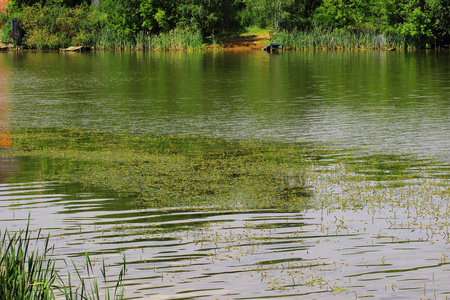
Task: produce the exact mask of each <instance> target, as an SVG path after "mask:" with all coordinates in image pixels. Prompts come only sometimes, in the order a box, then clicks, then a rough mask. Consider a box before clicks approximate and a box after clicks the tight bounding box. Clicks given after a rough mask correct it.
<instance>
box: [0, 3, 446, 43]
mask: <svg viewBox="0 0 450 300" xmlns="http://www.w3.org/2000/svg"><path fill="white" fill-rule="evenodd" d="M449 14H450V7H449V6H448V5H446V4H445V3H444V1H415V0H404V1H401V2H400V1H389V0H368V1H362V0H346V1H344V2H342V1H335V0H319V1H307V0H289V1H285V0H174V1H160V0H131V1H125V0H114V1H113V0H104V1H84V0H10V1H8V5H7V6H6V9H4V11H0V24H3V26H2V27H1V29H0V42H2V43H4V44H12V45H14V46H18V45H20V46H22V47H24V48H29V49H59V48H66V47H69V46H86V47H93V48H96V49H135V50H144V49H148V50H159V51H160V50H201V49H203V48H204V44H205V43H210V44H213V45H215V43H216V42H217V40H224V36H228V37H233V36H239V35H242V34H243V33H246V34H247V35H248V34H249V33H250V30H249V28H264V29H265V30H266V32H268V31H269V30H273V31H274V32H277V34H276V35H275V37H274V39H273V40H272V41H276V42H283V43H285V44H286V45H287V48H288V49H298V50H305V49H315V50H318V49H357V48H358V49H359V48H365V49H393V48H399V49H401V48H408V49H412V48H439V47H448V45H450V19H449V18H448V15H449ZM13 19H14V20H17V22H15V23H14V24H17V25H12V24H13V22H12V20H13ZM13 27H14V28H13ZM13 33H14V34H13ZM208 48H211V47H208ZM212 48H214V49H216V47H212Z"/></svg>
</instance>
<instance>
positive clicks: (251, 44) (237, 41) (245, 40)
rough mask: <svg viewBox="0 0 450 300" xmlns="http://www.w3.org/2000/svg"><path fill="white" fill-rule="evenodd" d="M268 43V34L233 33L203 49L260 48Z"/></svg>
mask: <svg viewBox="0 0 450 300" xmlns="http://www.w3.org/2000/svg"><path fill="white" fill-rule="evenodd" d="M269 43H270V36H269V34H266V35H254V34H250V35H233V36H226V37H222V38H219V39H218V40H217V43H216V44H215V45H208V46H206V47H205V49H212V50H214V49H217V50H227V51H251V50H261V49H262V48H263V47H264V46H266V45H267V44H269Z"/></svg>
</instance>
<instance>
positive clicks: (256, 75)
mask: <svg viewBox="0 0 450 300" xmlns="http://www.w3.org/2000/svg"><path fill="white" fill-rule="evenodd" d="M449 116H450V53H449V52H448V51H434V50H433V51H409V52H403V51H360V52H357V51H345V52H340V51H336V52H326V51H323V52H320V51H318V52H312V51H311V52H308V51H305V52H283V53H274V54H268V53H264V52H263V51H251V52H221V51H218V52H150V53H149V52H108V51H102V52H89V53H59V52H45V51H41V52H33V51H29V52H28V51H26V52H6V53H0V122H1V130H2V132H1V136H0V146H1V148H2V151H3V152H9V151H13V150H12V149H14V147H15V146H18V147H19V146H20V145H25V144H26V145H28V146H27V147H28V148H32V145H33V144H37V143H38V138H37V137H36V142H35V141H34V140H33V139H34V138H35V136H34V135H26V134H25V133H27V132H30V131H31V132H33V130H37V131H39V132H40V133H41V134H42V135H46V137H47V138H46V140H45V142H41V141H39V143H40V144H39V145H40V146H39V147H41V146H42V147H43V148H42V149H44V148H45V147H49V148H48V149H53V148H50V147H53V146H54V145H57V144H58V143H60V145H59V146H58V147H60V148H61V149H60V148H58V149H56V148H55V149H56V150H57V151H59V152H58V153H63V154H58V155H59V156H55V155H53V154H51V153H50V152H51V151H53V150H54V149H53V150H51V151H50V150H48V152H45V151H43V152H42V151H41V152H38V150H39V151H40V150H41V148H39V149H31V150H27V151H29V152H26V153H25V154H24V153H22V154H20V153H19V154H13V156H12V157H7V158H4V159H3V160H1V161H0V168H1V169H0V178H1V182H0V219H1V224H0V229H1V230H2V231H3V230H5V228H8V230H17V229H19V228H25V227H26V224H27V218H28V215H29V213H30V214H31V227H32V228H33V229H34V230H36V229H39V228H42V230H43V231H44V232H46V233H48V232H50V233H51V235H52V239H51V242H52V243H54V244H55V256H56V257H57V258H58V259H60V261H59V262H60V266H59V267H60V268H61V269H63V273H64V272H67V271H66V267H65V264H64V262H63V261H62V260H63V259H65V260H66V262H68V264H69V265H71V263H70V261H71V260H73V261H74V262H75V264H76V265H80V266H82V265H83V263H84V254H85V252H86V251H87V252H88V253H89V254H90V255H91V259H92V260H93V261H94V262H96V263H97V265H100V264H101V260H102V258H104V259H105V262H106V263H107V265H108V272H109V274H110V279H111V281H114V279H115V278H116V277H117V274H118V273H119V271H120V268H121V263H122V260H123V255H125V257H126V261H127V274H126V277H125V295H126V297H127V299H197V298H205V299H261V298H277V297H279V298H292V299H298V298H302V297H303V298H304V299H329V298H331V297H333V298H336V299H349V298H358V297H374V298H376V299H391V298H394V297H395V298H396V299H419V298H430V299H446V298H447V297H450V288H449V286H448V279H447V277H446V276H447V275H448V272H449V271H450V265H449V264H450V258H449V257H448V255H449V254H450V251H449V245H450V244H449V243H450V234H449V223H448V218H449V216H450V208H449V200H450V189H449V186H450V185H449V181H448V180H449V164H450V151H449V149H450V117H449ZM58 130H78V131H80V132H87V133H89V134H90V133H92V132H94V133H95V134H96V137H100V138H99V139H106V142H105V144H108V143H111V144H117V145H119V146H120V144H121V143H122V140H120V139H119V142H117V140H114V141H115V142H112V141H110V140H109V139H108V137H109V136H115V135H116V134H118V135H123V134H124V133H125V135H127V136H133V137H136V139H140V138H145V137H147V136H150V137H168V136H170V137H177V136H183V137H184V136H191V135H193V136H200V137H203V136H208V137H214V138H217V139H220V140H221V141H230V143H237V144H239V143H240V142H243V141H248V140H255V141H259V142H258V143H264V142H265V141H271V143H272V142H273V141H275V143H277V145H279V144H290V143H294V144H295V143H297V144H296V145H307V146H304V147H307V148H308V149H311V150H308V152H305V153H306V154H305V155H304V161H305V164H304V165H302V168H304V170H305V171H304V177H305V185H306V186H307V187H308V188H309V189H310V190H311V193H310V194H308V199H309V200H308V201H310V202H311V203H312V204H311V205H308V206H305V208H304V209H297V210H288V211H283V210H280V209H279V207H277V208H276V209H275V208H273V207H267V208H261V209H256V208H251V209H240V208H239V205H238V206H237V207H229V209H227V210H221V209H217V207H215V206H211V207H210V208H207V207H206V208H203V209H198V208H195V209H194V208H192V209H190V208H189V207H186V206H183V207H181V206H178V205H174V204H171V205H165V206H164V207H137V206H136V204H135V203H134V202H133V201H132V199H131V198H130V197H124V196H122V195H121V194H120V193H118V192H117V191H115V190H114V188H110V189H106V188H103V189H102V188H98V187H95V186H88V187H86V186H85V185H83V184H80V182H81V181H77V180H75V179H74V180H71V179H70V178H75V177H67V178H69V179H67V178H66V177H65V178H64V182H61V181H58V180H54V177H55V175H60V173H61V170H62V169H64V170H65V171H64V172H72V173H75V174H78V173H76V172H78V169H80V168H87V167H86V164H87V165H89V163H90V161H89V160H88V159H86V161H88V162H87V163H86V162H84V163H79V162H77V161H72V160H71V158H70V157H68V156H64V155H67V152H64V151H66V150H67V149H69V148H71V147H76V146H77V145H76V144H79V143H83V145H84V144H85V145H86V147H90V148H89V149H91V148H92V149H94V150H95V149H96V148H99V147H100V142H99V141H98V140H96V139H95V138H92V136H89V138H88V137H86V136H85V135H83V134H80V136H78V135H77V138H76V139H75V138H74V139H73V140H70V141H69V142H68V141H67V140H64V141H62V140H61V142H59V140H58V139H56V138H54V137H53V135H49V134H54V133H55V132H59V131H58ZM48 136H50V137H49V138H48ZM54 136H59V135H54ZM20 137H23V138H20ZM124 139H125V140H127V138H124ZM52 140H53V142H52ZM127 141H128V140H127ZM201 141H202V143H205V144H207V142H208V143H210V142H209V140H207V142H205V141H204V140H201ZM261 141H262V142H261ZM211 143H214V142H211ZM302 143H303V144H302ZM222 144H223V142H220V143H218V144H215V147H219V146H217V145H222ZM233 145H235V144H233ZM318 145H319V146H318ZM119 146H117V147H119ZM55 147H56V146H55ZM102 147H103V146H102ZM111 147H112V146H111ZM183 147H184V146H183ZM233 147H235V146H233ZM280 147H281V146H280ZM299 147H303V146H299ZM314 147H317V148H314ZM46 149H47V148H46ZM102 149H103V148H102ZM105 149H106V150H104V152H101V153H103V154H102V155H105V156H107V155H109V154H107V152H108V151H109V150H111V149H113V150H114V149H115V150H114V151H116V152H117V153H119V150H117V149H119V148H111V149H110V148H105ZM183 149H185V148H183ZM186 149H187V148H186ZM189 149H190V148H189ZM202 149H203V148H202ZM35 150H36V151H35ZM94 150H92V151H94ZM32 151H34V152H32ZM102 151H103V150H102ZM114 151H112V152H114ZM121 151H122V150H121ZM124 151H125V150H124ZM133 151H134V150H133ZM186 151H187V150H186ZM205 151H209V150H205ZM265 151H268V150H264V151H262V152H261V153H263V154H264V153H266V152H265ZM3 152H2V153H3ZM110 152H111V151H110ZM116 152H115V153H116ZM49 153H50V154H49ZM52 153H53V152H52ZM108 153H109V152H108ZM120 153H123V152H120ZM132 153H134V152H132ZM263 154H261V155H263ZM258 155H259V154H258ZM63 156H64V157H63ZM258 157H259V156H258ZM233 159H234V158H233ZM147 160H148V158H145V161H147ZM124 161H126V160H124ZM283 163H284V162H283ZM123 164H124V165H125V166H126V168H128V165H127V163H123ZM275 167H276V166H275ZM279 167H280V169H282V167H283V164H281V163H280V166H279ZM255 168H256V167H255ZM176 170H178V169H175V171H174V172H176ZM210 170H214V168H211V169H210ZM208 172H210V171H208ZM92 174H94V173H92ZM50 175H53V177H52V176H50ZM86 176H89V174H87V175H86V174H84V178H85V179H84V180H85V181H86ZM217 176H219V174H218V175H217ZM92 177H93V179H92V180H93V181H94V175H92ZM122 177H124V178H126V177H127V176H126V174H125V173H123V176H122ZM77 178H78V177H77ZM96 178H97V177H96ZM105 178H109V177H105ZM88 180H89V178H88V179H87V181H88ZM95 180H97V179H95ZM106 181H107V180H106ZM187 182H189V181H187ZM252 182H253V181H252ZM233 184H234V181H233ZM288 185H292V181H289V183H288ZM125 187H126V185H125ZM232 188H233V189H234V188H236V186H235V185H233V186H232ZM227 195H228V194H227ZM233 195H234V196H233V197H235V195H238V193H237V192H236V193H234V194H233ZM236 197H237V196H236ZM242 197H244V196H242ZM44 235H45V234H44ZM69 269H70V268H69ZM97 274H100V271H99V270H97Z"/></svg>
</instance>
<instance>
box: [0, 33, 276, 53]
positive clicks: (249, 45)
mask: <svg viewBox="0 0 450 300" xmlns="http://www.w3.org/2000/svg"><path fill="white" fill-rule="evenodd" d="M269 43H270V36H269V34H264V35H261V34H259V35H255V34H247V35H232V36H224V37H220V38H218V39H217V42H216V44H215V45H214V44H210V45H207V46H205V47H204V49H205V50H226V51H252V50H261V49H262V48H263V47H264V46H266V45H268V44H269ZM0 48H1V50H10V49H12V48H14V47H13V46H12V45H6V44H3V43H0Z"/></svg>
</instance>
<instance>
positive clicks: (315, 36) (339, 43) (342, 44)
mask: <svg viewBox="0 0 450 300" xmlns="http://www.w3.org/2000/svg"><path fill="white" fill-rule="evenodd" d="M384 37H385V41H383V42H382V43H380V42H379V41H378V40H377V33H376V32H375V31H373V30H366V31H359V30H332V29H321V28H318V27H315V28H312V29H310V30H304V31H299V30H295V31H281V32H279V33H277V34H276V35H275V36H274V38H273V40H272V41H273V42H277V43H284V44H285V45H286V47H287V48H288V49H293V50H326V49H328V50H345V49H390V48H398V49H402V48H411V47H412V45H408V44H406V42H405V37H404V36H403V35H401V34H398V33H389V34H386V35H384Z"/></svg>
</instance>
